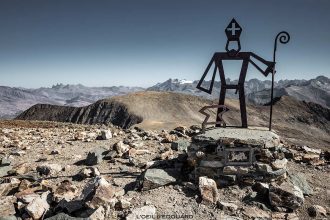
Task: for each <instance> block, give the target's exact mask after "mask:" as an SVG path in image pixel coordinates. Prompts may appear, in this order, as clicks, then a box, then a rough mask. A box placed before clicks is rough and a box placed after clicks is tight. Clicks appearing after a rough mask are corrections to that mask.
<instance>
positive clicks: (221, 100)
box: [215, 85, 226, 127]
mask: <svg viewBox="0 0 330 220" xmlns="http://www.w3.org/2000/svg"><path fill="white" fill-rule="evenodd" d="M225 97H226V86H225V85H221V90H220V98H219V105H224V104H225ZM220 112H222V109H220V108H218V111H217V119H216V122H220V121H221V119H220V118H219V116H218V115H219V114H220ZM215 127H221V125H220V124H216V125H215Z"/></svg>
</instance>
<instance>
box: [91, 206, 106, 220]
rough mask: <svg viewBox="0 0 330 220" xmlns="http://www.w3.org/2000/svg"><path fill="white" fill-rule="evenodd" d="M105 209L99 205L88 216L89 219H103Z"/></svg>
mask: <svg viewBox="0 0 330 220" xmlns="http://www.w3.org/2000/svg"><path fill="white" fill-rule="evenodd" d="M105 215H106V213H105V209H104V208H103V207H102V206H100V207H98V208H97V209H96V210H95V211H94V212H93V214H92V215H90V216H89V219H90V220H105Z"/></svg>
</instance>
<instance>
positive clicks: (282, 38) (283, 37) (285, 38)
mask: <svg viewBox="0 0 330 220" xmlns="http://www.w3.org/2000/svg"><path fill="white" fill-rule="evenodd" d="M278 41H279V42H280V43H282V44H286V43H288V42H289V41H290V35H289V33H288V32H286V31H282V32H280V33H278V34H277V35H276V38H275V43H274V54H273V62H274V68H273V73H272V90H271V95H270V96H271V100H270V116H269V130H270V131H271V130H272V117H273V98H274V77H275V72H276V70H275V65H276V50H277V42H278Z"/></svg>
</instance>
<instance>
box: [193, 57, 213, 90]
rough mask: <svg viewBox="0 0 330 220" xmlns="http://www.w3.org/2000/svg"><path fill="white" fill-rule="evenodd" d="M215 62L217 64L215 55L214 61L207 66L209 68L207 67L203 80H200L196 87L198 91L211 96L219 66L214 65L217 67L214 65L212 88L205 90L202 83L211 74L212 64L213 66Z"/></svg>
mask: <svg viewBox="0 0 330 220" xmlns="http://www.w3.org/2000/svg"><path fill="white" fill-rule="evenodd" d="M213 62H215V55H213V57H212V59H211V60H210V62H209V65H207V67H206V69H205V71H204V74H203V76H202V78H201V79H200V80H199V82H198V84H197V86H196V88H197V89H199V90H202V91H204V92H206V93H208V94H211V93H212V89H213V84H214V79H215V74H216V72H217V65H216V64H215V63H214V64H215V65H214V70H213V75H212V80H211V85H210V87H209V88H208V89H206V88H203V87H202V83H203V81H204V80H205V77H206V75H207V73H208V72H209V70H210V68H211V66H212V64H213Z"/></svg>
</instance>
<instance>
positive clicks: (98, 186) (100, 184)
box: [88, 177, 117, 209]
mask: <svg viewBox="0 0 330 220" xmlns="http://www.w3.org/2000/svg"><path fill="white" fill-rule="evenodd" d="M91 187H92V190H93V191H94V190H95V194H94V195H93V198H92V200H91V201H90V202H88V206H89V207H90V208H93V209H95V208H98V207H100V206H103V205H109V204H110V203H111V201H112V199H113V198H114V197H115V196H116V191H117V190H116V188H115V187H114V186H112V185H111V184H110V183H109V182H108V181H106V180H105V179H104V178H103V177H96V178H95V179H94V181H93V183H92V185H91Z"/></svg>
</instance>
